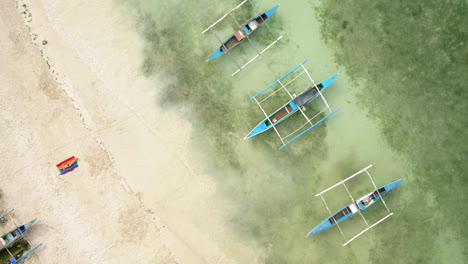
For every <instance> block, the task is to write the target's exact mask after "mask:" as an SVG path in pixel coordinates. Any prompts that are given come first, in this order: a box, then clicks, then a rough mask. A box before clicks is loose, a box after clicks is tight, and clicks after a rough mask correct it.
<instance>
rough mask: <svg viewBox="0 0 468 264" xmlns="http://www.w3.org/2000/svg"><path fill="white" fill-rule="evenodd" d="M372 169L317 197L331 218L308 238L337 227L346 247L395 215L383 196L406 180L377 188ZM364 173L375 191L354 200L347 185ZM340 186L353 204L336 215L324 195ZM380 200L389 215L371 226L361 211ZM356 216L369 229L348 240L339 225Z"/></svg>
mask: <svg viewBox="0 0 468 264" xmlns="http://www.w3.org/2000/svg"><path fill="white" fill-rule="evenodd" d="M370 167H372V165H369V166H367V167H365V168H364V169H362V170H360V171H358V172H356V173H355V174H353V175H351V176H349V177H348V178H346V179H344V180H343V181H341V182H339V183H337V184H335V185H333V186H331V187H329V188H327V189H326V190H324V191H322V192H320V193H318V194H316V195H315V196H316V197H318V196H320V198H322V200H323V202H324V204H325V207H326V208H327V211H328V213H329V214H330V217H328V218H326V219H325V220H323V221H322V222H320V223H319V224H318V225H316V226H315V227H314V228H312V229H311V230H310V231H309V233H308V234H307V236H311V235H314V234H316V233H318V232H320V231H322V230H325V229H327V228H330V227H332V226H335V225H336V226H337V227H338V230H340V233H341V235H342V236H343V238H344V240H345V243H344V244H343V246H346V245H347V244H349V243H350V242H351V241H353V240H354V239H356V238H357V237H359V236H360V235H362V234H363V233H365V232H366V231H368V230H369V229H371V228H372V227H374V226H376V225H378V224H379V223H381V222H382V221H384V220H385V219H387V218H388V217H390V216H392V215H393V213H392V212H390V210H389V209H388V207H387V204H386V203H385V200H384V199H383V197H382V195H384V194H386V193H388V192H389V191H390V190H391V189H393V188H395V187H396V186H397V185H399V184H400V183H402V182H403V181H404V179H399V180H396V181H393V182H391V183H389V184H386V185H384V186H382V187H380V188H377V186H376V185H375V183H374V180H373V179H372V176H371V175H370V173H369V172H368V171H367V170H368V169H369V168H370ZM363 172H366V174H367V175H368V176H369V179H370V180H371V182H372V185H373V186H374V190H373V191H372V192H369V193H367V194H365V195H363V196H361V197H360V198H358V199H354V198H353V196H352V195H351V193H350V191H349V189H348V187H347V186H346V184H345V183H346V182H347V181H349V180H350V179H352V178H354V177H356V176H357V175H359V174H361V173H363ZM340 185H342V186H343V187H344V188H345V189H346V192H347V193H348V195H349V197H350V198H351V200H352V202H351V203H350V204H348V205H347V206H345V207H343V208H341V209H340V210H338V211H336V212H335V213H332V212H331V211H330V209H329V208H328V205H327V203H326V202H325V199H324V198H323V194H324V193H326V192H328V191H330V190H331V189H333V188H335V187H337V186H340ZM378 200H382V203H383V204H384V206H385V208H386V209H387V211H388V214H387V215H385V216H384V217H383V218H382V219H380V220H378V221H376V222H375V223H373V224H369V222H368V221H367V219H366V218H365V217H364V215H362V213H361V211H366V210H367V208H369V207H370V206H371V205H373V204H375V202H377V201H378ZM355 214H359V215H360V216H361V217H362V219H363V220H364V222H365V224H366V225H367V228H366V229H364V230H363V231H361V232H359V233H358V234H357V235H355V236H353V237H352V238H350V239H347V238H346V236H345V234H344V233H343V230H342V229H341V227H340V225H339V223H341V222H343V221H344V220H346V219H348V218H350V217H351V216H353V215H355Z"/></svg>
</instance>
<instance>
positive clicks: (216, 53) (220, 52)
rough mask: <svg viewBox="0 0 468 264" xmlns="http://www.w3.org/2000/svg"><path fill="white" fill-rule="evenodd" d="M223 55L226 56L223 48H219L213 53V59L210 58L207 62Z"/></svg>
mask: <svg viewBox="0 0 468 264" xmlns="http://www.w3.org/2000/svg"><path fill="white" fill-rule="evenodd" d="M223 54H224V51H222V50H221V48H219V49H217V50H216V51H215V52H214V53H213V55H211V57H209V58H208V59H207V61H209V60H212V59H214V58H216V57H219V56H221V55H223Z"/></svg>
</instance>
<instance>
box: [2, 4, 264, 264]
mask: <svg viewBox="0 0 468 264" xmlns="http://www.w3.org/2000/svg"><path fill="white" fill-rule="evenodd" d="M62 2H63V1H62ZM0 5H1V6H0V17H1V20H0V58H1V60H0V64H1V66H0V81H1V83H2V85H1V86H2V87H1V89H0V93H1V94H0V116H1V119H0V126H1V128H0V133H1V135H0V136H1V138H2V144H0V152H1V153H2V156H3V157H2V162H1V163H0V179H1V182H2V184H1V186H0V189H1V194H2V196H1V202H2V203H1V204H0V205H2V211H5V210H7V209H9V208H15V210H16V218H17V221H18V222H25V221H26V220H28V219H30V218H35V217H37V218H38V219H39V222H38V223H37V224H36V226H34V228H33V229H32V230H31V231H30V232H29V233H28V234H27V238H28V239H29V240H30V241H31V242H32V243H33V244H37V243H41V242H42V243H44V246H42V247H41V248H40V249H39V250H38V251H37V253H35V254H33V255H32V256H31V257H30V258H29V262H28V263H70V264H71V263H235V262H234V261H233V260H232V258H231V257H229V256H230V255H231V254H236V255H238V256H240V258H241V259H242V257H243V256H244V258H247V259H249V262H250V263H252V259H255V257H254V256H253V255H249V253H248V252H252V249H247V245H236V246H235V247H228V246H227V245H230V243H231V242H232V239H231V238H229V237H231V234H230V233H229V231H227V230H225V229H224V228H223V226H222V224H221V223H222V218H221V216H216V215H215V214H213V213H212V212H214V211H216V210H217V209H218V208H217V207H218V206H219V201H220V200H221V199H222V198H220V197H217V191H216V186H215V184H214V183H213V182H212V181H211V180H210V179H209V178H208V177H207V176H206V175H203V174H200V173H197V166H196V165H194V164H191V162H190V160H191V155H192V154H191V152H190V151H189V146H188V144H189V143H188V142H189V137H190V131H191V126H190V123H188V122H187V121H186V120H184V117H183V116H182V114H181V113H183V111H189V109H186V110H184V109H181V110H180V111H179V112H178V113H177V112H174V111H173V112H170V111H164V110H162V109H158V108H157V106H156V101H157V100H158V94H157V89H154V87H157V86H158V85H163V84H161V83H160V82H159V81H158V80H156V79H149V78H144V77H142V76H139V74H138V67H139V66H140V63H141V56H142V44H141V43H140V42H138V36H136V33H135V32H134V31H133V30H132V25H131V24H128V23H127V22H126V21H124V20H123V18H122V17H121V16H120V15H119V10H115V9H116V7H114V6H113V3H112V1H100V2H99V3H96V4H95V3H93V4H89V3H85V1H73V3H71V2H67V3H65V4H64V3H60V1H18V2H17V3H15V2H14V1H2V3H1V4H0ZM15 5H16V6H15ZM71 14H73V15H71ZM103 32H104V33H105V34H103ZM73 155H74V156H76V157H78V159H79V167H78V168H77V169H76V170H75V171H73V172H71V173H68V174H65V175H59V173H58V170H57V168H56V167H55V164H57V163H58V162H60V161H61V160H64V159H65V158H68V157H70V156H73ZM209 201H218V202H209ZM207 215H209V216H210V217H207Z"/></svg>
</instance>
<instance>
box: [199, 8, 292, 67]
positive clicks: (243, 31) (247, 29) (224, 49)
mask: <svg viewBox="0 0 468 264" xmlns="http://www.w3.org/2000/svg"><path fill="white" fill-rule="evenodd" d="M247 2H249V3H250V4H251V6H252V7H253V8H254V9H255V10H256V12H257V16H256V17H254V18H252V19H249V20H248V21H247V22H245V23H244V24H242V25H241V24H240V23H239V22H238V21H237V19H236V18H235V17H234V15H233V12H234V11H236V10H237V9H239V8H240V7H241V6H242V5H244V4H245V3H247ZM278 7H279V5H277V6H275V7H273V8H272V9H270V10H268V11H266V12H264V13H262V14H260V12H258V10H257V8H256V7H255V5H254V4H253V3H252V2H251V1H250V0H244V1H242V2H241V3H240V4H239V5H237V6H236V7H234V8H233V9H231V10H230V11H229V12H227V13H226V14H224V15H223V16H222V17H221V18H220V19H218V20H217V21H216V22H215V23H213V24H212V25H210V26H209V27H208V28H206V29H205V30H203V31H202V34H204V33H206V32H207V31H211V32H212V33H213V34H214V36H215V37H216V38H217V39H218V41H219V42H220V43H221V46H220V47H219V48H218V49H217V50H216V51H215V52H214V53H213V55H211V56H210V57H209V58H208V59H207V61H209V60H212V59H214V58H216V57H218V56H221V55H223V54H225V53H227V54H229V57H230V58H231V60H232V61H233V62H234V64H236V66H237V68H238V69H237V70H236V71H235V72H234V73H232V74H231V76H234V75H236V74H237V73H239V72H240V71H241V70H242V69H244V68H245V67H247V65H249V64H250V63H252V62H253V61H254V60H255V59H257V58H258V57H259V56H260V55H262V54H263V53H264V52H265V51H267V50H268V49H270V48H271V47H272V46H273V45H275V44H276V43H277V42H278V41H279V40H281V39H282V38H283V36H279V37H276V36H275V34H274V33H273V31H272V30H271V28H270V26H269V25H268V24H267V20H268V19H269V18H270V17H271V16H272V15H273V14H274V13H275V12H276V9H278ZM227 16H230V17H231V18H232V19H233V20H234V22H235V23H236V24H237V26H238V27H239V30H238V31H237V32H235V33H234V34H233V35H232V36H231V37H229V38H228V40H226V41H224V42H223V41H222V40H221V38H220V37H219V36H218V35H217V34H216V32H215V31H214V30H213V28H214V27H215V26H216V25H217V24H218V23H219V22H221V21H222V20H223V19H225V18H226V17H227ZM263 25H265V26H266V27H267V28H268V30H269V31H270V33H271V35H272V36H273V37H275V38H276V39H275V40H274V41H273V42H272V43H270V44H269V45H268V46H267V47H266V48H264V49H263V50H259V49H258V48H257V47H256V46H255V44H254V43H253V42H252V41H251V40H250V38H249V36H250V35H251V34H252V33H253V32H254V31H256V30H257V29H258V28H260V26H263ZM245 39H247V41H248V42H249V44H250V45H251V46H252V47H253V48H254V49H255V51H256V53H257V54H256V55H255V56H254V57H253V58H251V59H250V60H248V61H247V62H246V63H245V64H243V65H240V64H239V63H238V62H237V61H236V60H235V59H234V57H233V56H232V55H231V54H230V53H229V51H230V50H231V49H233V48H234V47H235V46H237V45H238V44H240V43H241V42H242V41H243V40H245Z"/></svg>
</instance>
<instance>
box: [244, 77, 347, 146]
mask: <svg viewBox="0 0 468 264" xmlns="http://www.w3.org/2000/svg"><path fill="white" fill-rule="evenodd" d="M336 77H338V74H335V75H333V76H332V77H330V78H328V79H326V80H325V81H323V82H321V83H319V84H317V85H316V86H315V85H312V86H311V87H309V88H307V89H306V90H304V91H303V92H302V93H300V94H299V95H298V96H296V97H295V98H293V99H291V101H289V102H288V103H286V104H285V105H283V106H282V107H280V108H279V109H278V110H276V111H275V112H274V113H273V114H271V115H270V116H268V118H265V119H264V120H262V121H261V122H260V123H258V125H257V126H256V127H255V128H254V129H252V131H250V133H249V134H248V135H247V136H245V138H244V139H247V138H250V137H253V136H255V135H258V134H260V133H262V132H265V131H267V130H269V129H270V128H272V127H273V125H277V124H279V123H280V122H281V121H283V120H285V119H286V118H288V117H289V116H291V115H292V114H294V113H295V112H297V111H298V110H299V108H301V107H304V106H305V105H306V104H307V103H309V102H310V101H312V100H314V99H315V98H317V97H318V96H319V91H320V92H323V91H324V90H325V89H326V88H327V87H328V86H330V84H331V83H332V82H333V80H335V79H336Z"/></svg>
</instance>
